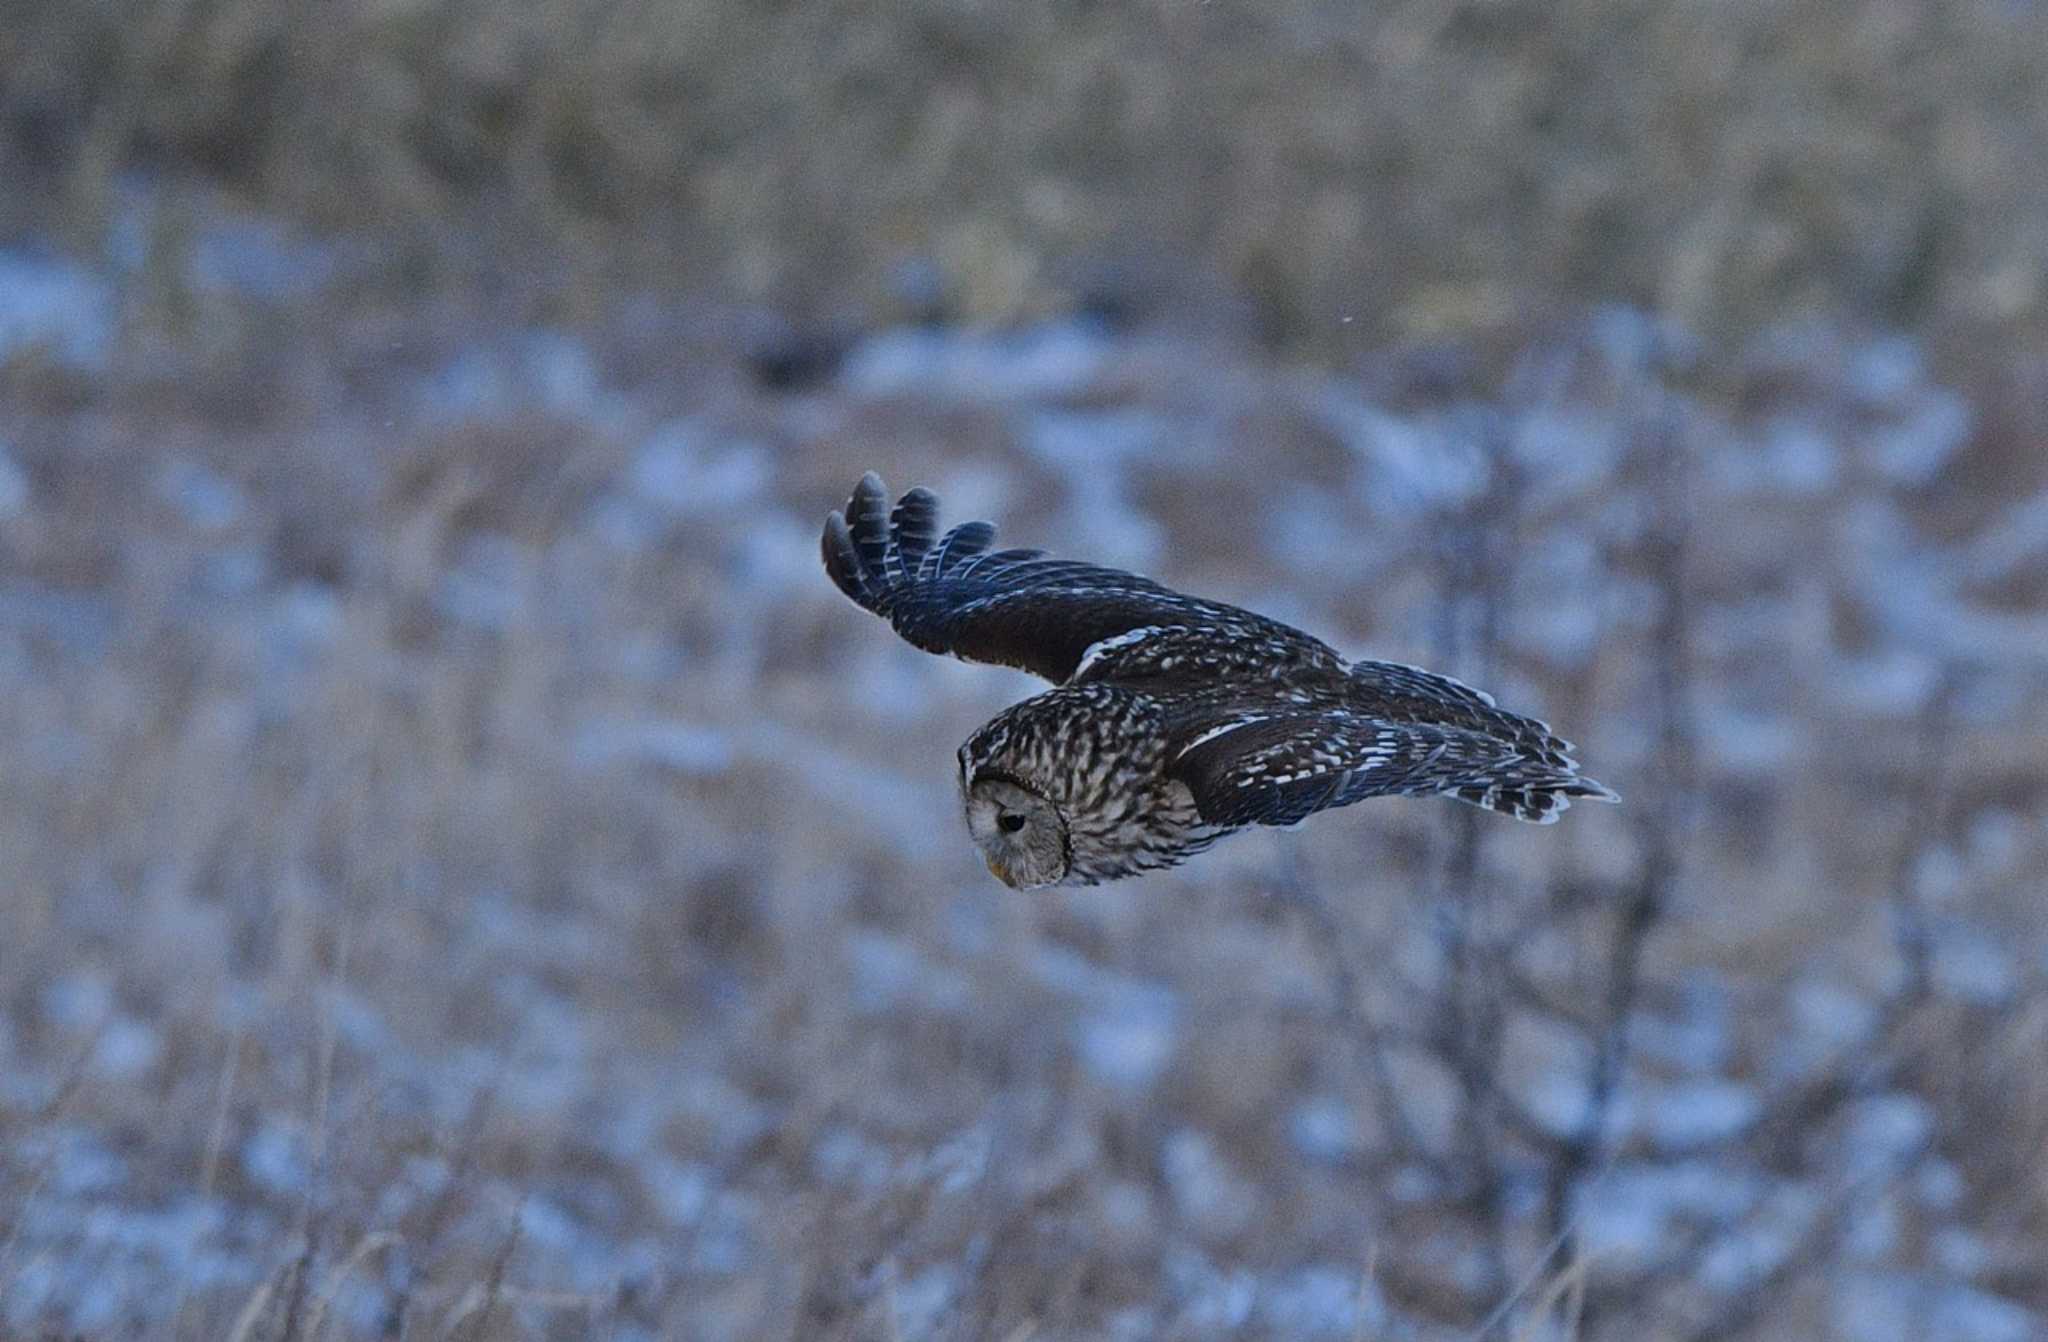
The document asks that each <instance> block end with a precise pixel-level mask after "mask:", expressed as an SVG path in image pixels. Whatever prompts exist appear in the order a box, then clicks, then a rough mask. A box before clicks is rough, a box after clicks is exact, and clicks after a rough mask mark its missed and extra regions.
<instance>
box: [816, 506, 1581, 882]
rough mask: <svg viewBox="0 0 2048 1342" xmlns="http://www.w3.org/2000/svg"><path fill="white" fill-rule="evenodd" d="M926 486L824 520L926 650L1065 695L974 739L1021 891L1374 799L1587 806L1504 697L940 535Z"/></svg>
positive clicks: (979, 529) (887, 610) (832, 547)
mask: <svg viewBox="0 0 2048 1342" xmlns="http://www.w3.org/2000/svg"><path fill="white" fill-rule="evenodd" d="M938 516H939V503H938V499H937V497H936V496H935V495H933V494H932V492H931V491H930V490H926V489H913V490H911V491H910V492H909V493H907V494H905V495H903V497H902V498H900V499H898V500H897V501H896V504H895V506H894V507H893V508H892V507H891V506H890V504H889V501H888V495H887V494H886V493H885V492H884V490H883V487H882V482H881V480H880V479H879V478H878V477H877V476H875V475H874V474H872V473H870V474H868V475H866V476H863V477H862V478H861V481H860V483H859V484H858V485H856V486H855V487H854V491H853V497H852V499H851V500H850V501H849V502H848V503H847V506H846V511H845V512H844V513H839V512H834V513H832V514H830V515H829V516H828V517H827V518H826V519H825V534H824V540H823V551H824V558H825V571H826V572H827V573H828V574H830V575H831V578H832V581H833V582H834V583H836V584H837V585H838V587H839V590H840V591H842V592H844V593H846V595H847V596H849V597H851V598H852V599H853V600H854V601H855V602H856V603H858V604H859V605H860V606H862V607H863V608H865V609H867V610H870V611H873V612H874V613H875V614H877V615H880V616H882V617H883V618H884V619H886V620H888V621H889V623H890V624H892V625H894V626H895V629H896V632H897V633H898V634H900V635H902V636H903V637H904V638H905V639H906V640H908V641H909V642H911V643H913V644H915V645H916V646H918V647H920V648H923V649H924V650H925V651H927V652H943V653H951V654H952V655H953V656H955V657H959V658H962V659H964V660H966V661H970V662H990V663H997V664H1000V665H1003V666H1012V667H1019V668H1022V669H1023V670H1026V671H1030V672H1032V673H1034V674H1036V675H1039V676H1043V677H1044V678H1045V679H1047V680H1049V681H1051V682H1052V684H1053V688H1052V689H1050V690H1048V691H1046V692H1045V693H1043V694H1040V695H1038V696H1037V697H1035V698H1031V699H1026V700H1024V701H1023V702H1022V703H1019V704H1016V705H1013V706H1012V707H1010V708H1007V709H1005V710H1004V711H1003V712H1001V713H999V714H997V715H996V716H995V718H994V719H993V720H991V721H990V722H989V723H988V724H987V725H986V726H984V727H982V728H981V729H980V730H978V731H976V732H975V733H974V735H972V736H970V737H969V738H968V739H967V743H966V744H965V745H963V746H961V747H960V795H961V800H962V802H963V804H964V806H965V808H966V812H967V830H968V833H969V834H970V835H971V836H972V837H973V840H974V844H975V847H976V848H978V849H979V850H980V852H981V857H982V860H983V861H984V862H986V863H987V865H988V869H989V871H990V872H992V873H993V874H994V875H995V877H996V878H997V879H998V880H1000V881H1002V882H1003V883H1004V884H1005V885H1009V886H1011V887H1013V888H1015V889H1019V890H1031V889H1038V888H1040V887H1042V886H1053V885H1094V884H1097V883H1099V882H1102V881H1111V880H1117V879H1120V878H1122V877H1126V876H1134V875H1137V874H1139V873H1141V872H1146V871H1155V870H1158V869H1159V868H1162V867H1171V866H1174V865H1176V864H1177V863H1180V862H1183V861H1185V860H1186V859H1188V858H1189V857H1192V856H1194V855H1195V854H1197V853H1199V852H1201V851H1203V850H1204V849H1206V848H1208V847H1209V846H1210V845H1211V844H1213V843H1215V842H1216V841H1217V840H1218V839H1220V838H1222V837H1223V836H1224V835H1226V834H1230V833H1232V832H1234V831H1236V830H1240V829H1244V828H1246V827H1248V826H1251V825H1280V826H1292V825H1295V824H1297V823H1299V822H1300V821H1302V820H1304V819H1306V818H1307V817H1308V816H1310V815H1312V814H1314V813H1315V812H1317V811H1325V810H1330V809H1333V808H1335V807H1339V806H1349V805H1350V804H1351V803H1353V802H1356V801H1363V800H1365V799H1366V798H1367V797H1384V796H1402V797H1416V796H1443V797H1453V798H1456V799H1457V800H1459V801H1462V802H1468V803H1470V804H1472V805H1474V806H1480V807H1484V808H1485V809H1487V810H1489V811H1496V812H1499V813H1500V814H1502V815H1508V816H1513V817H1514V818H1515V819H1517V820H1526V821H1531V822H1534V823H1536V824H1549V823H1550V822H1552V821H1554V820H1556V819H1557V818H1558V816H1559V815H1560V814H1561V813H1562V812H1563V811H1564V810H1565V809H1566V808H1567V807H1569V806H1570V805H1571V803H1572V799H1573V798H1576V797H1586V798H1591V799H1593V800H1596V801H1610V802H1611V801H1617V800H1619V798H1617V797H1616V796H1615V794H1614V793H1612V792H1610V791H1608V790H1607V789H1606V788H1605V787H1602V786H1601V785H1600V784H1599V783H1596V782H1594V781H1593V780H1592V779H1590V778H1585V777H1581V776H1580V774H1579V768H1578V764H1577V763H1576V762H1575V761H1574V760H1573V759H1572V757H1571V750H1572V746H1571V743H1570V742H1568V741H1561V740H1559V739H1558V738H1557V737H1555V736H1553V735H1551V733H1550V728H1549V727H1547V726H1545V725H1544V724H1543V723H1541V722H1538V721H1536V720H1535V719H1534V718H1526V717H1523V716H1521V715H1520V714H1517V713H1510V712H1508V711H1506V710H1505V709H1502V708H1500V707H1498V706H1497V705H1496V704H1495V703H1494V701H1493V697H1492V696H1491V695H1489V694H1486V693H1485V692H1483V691H1480V690H1475V689H1473V688H1471V687H1470V686H1468V685H1464V684H1461V683H1460V682H1458V681H1455V680H1453V679H1451V678H1450V677H1449V676H1440V675H1437V674H1435V673H1434V672H1430V671H1424V670H1421V669H1419V668H1417V667H1413V666H1404V665H1402V664H1401V663H1398V662H1374V661H1347V660H1346V659H1345V658H1343V657H1341V656H1339V655H1338V654H1337V652H1336V651H1335V650H1334V649H1332V648H1331V647H1330V646H1329V645H1328V644H1326V643H1323V642H1322V641H1321V640H1319V639H1316V638H1313V637H1311V636H1309V635H1308V634H1305V633H1303V632H1302V631H1300V630H1299V629H1295V628H1292V627H1290V626H1288V625H1285V624H1282V623H1280V622H1279V621H1278V620H1271V619H1267V618H1266V617H1265V616H1263V615H1256V614H1253V613H1252V612H1251V611H1248V610H1241V609H1239V608H1238V607H1236V606H1230V605H1225V604H1224V603H1222V602H1220V601H1205V600H1202V599H1200V598H1198V597H1191V596H1183V595H1182V594H1180V593H1179V592H1175V591H1172V590H1171V589H1169V588H1166V587H1163V586H1161V585H1160V584H1158V583H1156V582H1153V581H1152V580H1151V579H1149V578H1141V577H1139V576H1137V575H1136V574H1132V573H1124V572H1121V571H1120V570H1117V569H1111V568H1100V567H1097V566H1096V565H1093V564H1083V563H1077V562H1075V561H1073V560H1066V559H1050V558H1047V557H1045V555H1044V553H1043V552H1042V551H1039V550H997V549H993V548H992V544H993V542H994V540H995V527H994V526H992V525H991V524H989V523H987V522H966V523H962V524H961V525H959V526H956V527H954V528H953V529H952V530H950V531H948V532H946V533H945V534H944V535H940V534H939V529H938Z"/></svg>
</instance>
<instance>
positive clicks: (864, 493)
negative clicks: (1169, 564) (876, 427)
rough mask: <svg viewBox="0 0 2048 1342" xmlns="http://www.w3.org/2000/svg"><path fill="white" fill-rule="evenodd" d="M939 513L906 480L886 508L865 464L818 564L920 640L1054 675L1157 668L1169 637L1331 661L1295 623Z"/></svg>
mask: <svg viewBox="0 0 2048 1342" xmlns="http://www.w3.org/2000/svg"><path fill="white" fill-rule="evenodd" d="M938 515H939V501H938V498H937V496H936V495H934V494H933V493H932V492H931V491H930V490H928V489H913V490H911V491H910V492H909V493H907V494H905V495H904V496H903V497H902V498H900V499H898V500H897V501H896V505H895V507H894V508H891V507H890V506H889V502H888V495H887V494H886V493H884V492H883V488H882V482H881V480H880V479H879V478H877V477H876V476H875V475H874V474H873V473H869V474H868V475H865V476H862V477H861V481H860V483H859V484H858V485H856V486H855V487H854V491H853V497H852V499H851V500H849V501H848V503H847V505H846V511H845V512H844V513H838V512H834V513H832V514H831V515H830V516H828V517H827V518H826V519H825V535H824V539H823V542H822V548H823V552H824V558H825V570H826V572H827V573H829V574H830V575H831V577H832V581H833V582H834V583H836V584H838V586H839V590H840V591H842V592H844V593H846V595H847V596H849V597H851V598H852V599H853V600H854V601H855V602H857V603H859V604H860V605H861V606H862V607H863V608H865V609H867V610H870V611H873V612H874V613H875V614H877V615H880V616H882V617H883V618H885V619H887V620H888V621H889V623H890V624H891V625H893V626H894V627H895V629H896V632H897V633H899V634H901V635H902V636H903V637H904V638H905V639H906V640H908V641H909V642H911V643H913V644H915V645H916V646H918V647H920V648H923V649H924V650H925V651H926V652H943V653H951V654H952V655H953V656H955V657H960V658H964V659H965V660H967V661H970V662H990V663H994V664H997V665H1001V666H1014V667H1018V668H1021V669H1023V670H1025V671H1030V672H1032V673H1034V674H1036V675H1040V676H1043V677H1045V678H1046V679H1047V680H1050V681H1052V682H1054V683H1055V684H1057V683H1060V682H1064V681H1068V680H1072V679H1077V678H1081V677H1084V676H1085V677H1089V678H1100V677H1103V676H1106V675H1110V674H1115V673H1116V672H1117V671H1118V669H1119V668H1122V669H1123V670H1126V671H1132V672H1136V673H1140V674H1142V673H1144V671H1145V670H1147V669H1148V668H1149V669H1155V670H1156V669H1157V668H1158V666H1159V664H1160V662H1161V660H1162V657H1163V656H1170V655H1172V654H1164V653H1163V652H1162V650H1163V649H1166V648H1168V647H1170V646H1178V647H1183V648H1187V649H1188V650H1189V653H1190V655H1192V652H1193V646H1192V645H1196V644H1199V645H1201V646H1206V647H1215V648H1224V647H1232V646H1242V645H1243V644H1244V643H1245V642H1246V641H1247V640H1260V641H1262V642H1263V643H1264V644H1265V645H1268V646H1270V647H1283V646H1284V647H1287V648H1291V649H1295V650H1297V651H1298V652H1304V653H1305V654H1313V652H1314V650H1320V652H1321V653H1322V654H1327V656H1328V657H1329V658H1330V659H1331V660H1332V661H1333V662H1334V661H1335V657H1336V655H1335V654H1334V653H1331V652H1329V650H1328V649H1327V648H1324V647H1323V645H1322V644H1320V643H1317V642H1316V641H1315V640H1314V639H1311V638H1309V636H1308V635H1306V634H1303V633H1301V632H1300V631H1299V630H1295V629H1292V628H1290V627H1288V626H1287V625H1284V624H1281V623H1279V622H1278V621H1275V620H1269V619H1266V618H1265V617H1264V616H1261V615H1255V614H1253V613H1252V612H1250V611H1247V610H1241V609H1239V608H1238V607H1236V606H1229V605H1225V604H1224V603H1222V602H1219V601H1203V600H1201V599H1199V598H1196V597H1191V596H1185V595H1183V594H1182V593H1179V592H1175V591H1173V590H1171V589H1170V588H1166V587H1162V586H1160V585H1159V584H1158V583H1156V582H1153V581H1152V580H1151V579H1150V578H1141V577H1139V576H1138V575H1137V574H1135V573H1125V572H1123V571H1122V570H1120V569H1112V568H1102V567H1098V566H1097V565H1094V564H1082V563H1076V562H1074V561H1072V560H1064V559H1048V558H1046V557H1045V555H1044V553H1043V552H1042V551H1039V550H991V549H990V546H991V544H992V543H993V542H994V540H995V527H994V526H993V525H991V524H990V523H987V522H965V523H962V524H961V525H959V526H956V527H954V528H953V529H952V530H951V531H948V532H946V533H945V534H944V535H943V536H942V535H940V534H939V530H938ZM1218 635H1220V637H1219V636H1218ZM1169 665H1171V664H1170V663H1169Z"/></svg>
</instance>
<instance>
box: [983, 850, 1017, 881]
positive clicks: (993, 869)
mask: <svg viewBox="0 0 2048 1342" xmlns="http://www.w3.org/2000/svg"><path fill="white" fill-rule="evenodd" d="M981 860H982V861H984V862H986V863H988V871H989V875H991V876H993V877H995V878H996V879H997V880H999V881H1001V882H1002V883H1003V884H1004V885H1007V886H1009V887H1010V888H1011V889H1012V890H1015V889H1016V888H1017V880H1016V878H1015V877H1013V876H1012V875H1010V869H1009V868H1008V867H1006V866H1004V865H1003V863H1002V860H1001V859H1000V858H998V857H996V856H995V855H993V854H991V853H983V854H982V855H981Z"/></svg>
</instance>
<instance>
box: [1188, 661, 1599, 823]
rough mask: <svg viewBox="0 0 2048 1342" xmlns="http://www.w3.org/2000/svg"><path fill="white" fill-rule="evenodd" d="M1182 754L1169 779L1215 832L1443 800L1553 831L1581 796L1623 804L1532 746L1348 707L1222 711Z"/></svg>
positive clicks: (1198, 729) (1192, 735)
mask: <svg viewBox="0 0 2048 1342" xmlns="http://www.w3.org/2000/svg"><path fill="white" fill-rule="evenodd" d="M1424 674H1427V673H1424ZM1453 683H1455V682H1453ZM1460 688H1463V687H1462V686H1461V687H1460ZM1474 693H1476V692H1474ZM1487 707H1489V708H1491V705H1487ZM1493 711H1494V712H1495V713H1499V711H1500V710H1497V709H1496V710H1493ZM1502 716H1507V717H1512V715H1506V714H1503V715H1502ZM1516 720H1517V721H1521V722H1529V721H1530V720H1528V719H1516ZM1546 739H1554V738H1546ZM1558 744H1562V743H1558ZM1177 750H1178V753H1177V755H1176V757H1175V758H1174V759H1173V761H1172V762H1171V763H1170V764H1169V765H1168V770H1167V771H1168V773H1169V774H1170V775H1171V776H1172V777H1175V778H1178V779H1180V780H1181V781H1182V782H1183V783H1185V784H1186V785H1187V787H1188V790H1189V791H1190V792H1192V793H1193V794H1194V798H1195V809H1196V810H1197V811H1198V812H1199V813H1200V815H1201V817H1202V819H1203V820H1204V821H1205V822H1207V823H1208V824H1212V825H1225V826H1237V825H1292V824H1295V823H1297V822H1299V821H1301V820H1304V819H1306V818H1308V817H1309V816H1310V815H1313V814H1314V813H1315V812H1317V811H1324V810H1329V809H1331V808H1333V807H1338V806H1349V805H1351V804H1352V803H1353V802H1357V801H1364V800H1365V799H1366V798H1368V797H1387V796H1407V797H1414V796H1437V795H1445V796H1453V797H1456V798H1458V799H1459V800H1460V801H1465V802H1469V803H1471V804H1472V805H1474V806H1482V807H1485V808H1486V809H1487V810H1490V811H1499V812H1501V813H1503V814H1505V815H1511V816H1513V817H1515V818H1516V819H1518V820H1527V821H1532V822H1534V823H1537V824H1547V823H1549V822H1550V821H1553V820H1555V819H1557V817H1558V815H1559V814H1560V813H1561V812H1563V811H1564V810H1565V809H1566V808H1567V807H1569V806H1570V805H1571V799H1572V798H1573V797H1589V798H1597V799H1599V800H1602V801H1613V800H1615V799H1616V798H1615V797H1614V794H1613V793H1611V792H1609V791H1608V790H1607V789H1606V788H1605V787H1602V786H1601V785H1600V784H1599V783H1596V782H1594V781H1593V780H1592V779H1590V778H1581V777H1579V775H1578V773H1577V768H1578V766H1577V765H1576V764H1575V763H1573V762H1572V761H1571V760H1570V759H1569V757H1566V756H1563V755H1562V754H1561V753H1559V754H1556V755H1552V754H1551V752H1549V751H1535V750H1532V749H1531V748H1530V747H1529V745H1528V744H1527V742H1526V741H1525V740H1518V739H1515V738H1514V737H1513V736H1505V735H1497V734H1495V733H1493V732H1491V731H1483V730H1474V729H1472V728H1469V727H1464V726H1457V725H1452V724H1448V723H1443V722H1428V721H1415V720H1406V719H1402V718H1393V717H1384V716H1380V715H1378V714H1376V713H1370V712H1359V711H1356V710H1353V709H1347V708H1343V707H1330V708H1319V709H1294V708H1292V707H1291V706H1289V707H1287V708H1285V709H1281V708H1274V709H1267V708H1262V707H1256V706H1254V707H1239V708H1235V709H1230V710H1220V711H1218V712H1217V714H1216V715H1215V716H1214V718H1213V719H1211V720H1209V721H1207V722H1198V723H1193V724H1190V725H1188V726H1186V727H1184V728H1183V729H1182V731H1181V744H1180V745H1179V746H1178V748H1177Z"/></svg>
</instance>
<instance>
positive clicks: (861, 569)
mask: <svg viewBox="0 0 2048 1342" xmlns="http://www.w3.org/2000/svg"><path fill="white" fill-rule="evenodd" d="M938 521H939V498H938V495H936V494H934V493H932V492H931V491H930V490H929V489H925V488H923V487H919V488H917V489H913V490H911V491H909V492H908V493H906V494H905V495H904V496H903V497H902V498H900V499H898V500H897V501H896V506H895V507H894V508H891V507H890V506H889V495H888V492H887V490H885V489H884V487H883V485H882V478H881V477H880V476H878V475H876V474H875V473H874V472H873V471H869V472H868V473H867V474H866V475H863V476H862V477H861V478H860V483H859V484H857V485H855V486H854V487H853V497H852V498H851V499H849V500H847V504H846V511H845V512H844V513H838V512H834V513H832V514H831V515H830V516H828V517H827V518H826V519H825V535H824V540H823V542H822V549H823V552H824V557H825V571H826V572H827V573H829V574H830V575H831V577H832V581H833V582H834V583H836V584H837V585H838V587H839V590H840V591H842V592H844V593H846V595H847V596H849V597H851V598H852V599H853V600H855V601H857V602H859V603H860V604H861V605H862V606H865V607H866V608H867V609H869V610H871V611H874V612H875V613H876V614H878V615H881V614H887V613H888V608H889V605H890V601H891V598H892V597H893V596H894V595H895V594H896V593H898V592H899V591H901V590H902V589H904V588H907V587H911V586H915V585H916V584H918V583H925V582H932V581H935V580H938V579H941V578H946V577H951V576H953V575H954V574H955V573H956V572H958V571H959V570H961V569H962V567H963V566H966V565H968V564H969V563H970V561H972V560H974V559H975V558H976V557H978V556H980V555H982V554H984V553H985V552H986V551H987V550H988V547H989V545H990V544H991V543H992V542H993V541H994V540H995V536H996V529H995V527H994V526H993V525H992V524H990V523H988V522H963V523H961V524H960V525H959V526H957V527H954V528H953V529H952V530H951V531H948V532H947V533H946V534H945V535H944V536H943V537H941V536H940V535H939V534H938V533H939V527H938Z"/></svg>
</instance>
